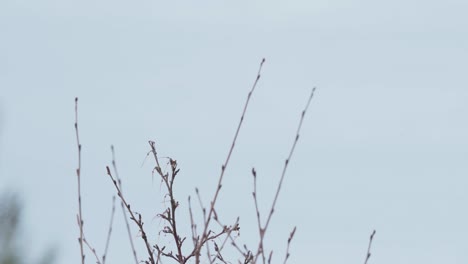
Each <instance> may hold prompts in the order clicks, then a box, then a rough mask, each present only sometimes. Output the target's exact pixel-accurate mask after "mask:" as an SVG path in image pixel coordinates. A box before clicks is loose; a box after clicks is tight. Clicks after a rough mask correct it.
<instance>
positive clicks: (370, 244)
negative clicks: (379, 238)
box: [364, 230, 375, 264]
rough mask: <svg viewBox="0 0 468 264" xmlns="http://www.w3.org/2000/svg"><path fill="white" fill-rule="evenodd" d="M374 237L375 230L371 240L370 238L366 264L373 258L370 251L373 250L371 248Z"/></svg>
mask: <svg viewBox="0 0 468 264" xmlns="http://www.w3.org/2000/svg"><path fill="white" fill-rule="evenodd" d="M374 235H375V230H374V231H373V232H372V234H371V235H370V238H369V245H368V246H367V254H366V260H365V261H364V264H367V261H368V260H369V259H370V257H371V253H370V250H371V246H372V240H373V239H374Z"/></svg>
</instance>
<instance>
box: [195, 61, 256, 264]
mask: <svg viewBox="0 0 468 264" xmlns="http://www.w3.org/2000/svg"><path fill="white" fill-rule="evenodd" d="M263 63H265V59H262V62H261V63H260V66H259V68H258V72H257V77H256V78H255V82H254V84H253V85H252V89H251V90H250V92H249V94H248V96H247V100H246V102H245V105H244V110H243V111H242V115H241V119H240V121H239V124H238V126H237V130H236V133H235V135H234V139H233V140H232V144H231V148H230V149H229V152H228V155H227V157H226V160H225V162H224V164H223V165H222V166H221V174H220V176H219V179H218V184H217V187H216V191H215V194H214V197H213V199H211V206H210V210H209V212H208V217H207V219H206V223H205V227H204V229H203V233H202V236H201V238H200V242H199V243H198V248H197V249H196V251H197V252H198V253H199V252H200V250H201V247H203V245H204V243H205V242H206V239H207V236H208V230H209V225H210V221H211V216H212V215H213V211H214V208H215V205H216V201H217V199H218V195H219V191H220V190H221V186H222V182H223V178H224V173H225V171H226V168H227V166H228V164H229V160H230V159H231V155H232V152H233V150H234V147H235V145H236V141H237V137H238V135H239V132H240V129H241V127H242V123H243V121H244V117H245V113H246V111H247V108H248V106H249V101H250V98H251V97H252V93H253V92H254V91H255V88H256V87H257V83H258V80H259V79H260V73H261V71H262V66H263ZM198 253H197V254H196V263H199V262H200V260H199V254H198Z"/></svg>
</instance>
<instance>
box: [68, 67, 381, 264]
mask: <svg viewBox="0 0 468 264" xmlns="http://www.w3.org/2000/svg"><path fill="white" fill-rule="evenodd" d="M264 62H265V59H263V60H262V61H261V63H260V66H259V69H258V72H257V76H256V78H255V81H254V83H253V85H252V88H251V90H250V92H249V93H248V96H247V100H246V102H245V105H244V108H243V111H242V115H241V118H240V121H239V124H238V126H237V129H236V132H235V134H234V138H233V140H232V144H231V147H230V149H229V151H228V154H227V157H226V159H225V162H224V163H223V165H222V166H221V172H220V175H219V178H218V183H217V185H216V189H215V191H214V195H213V198H212V199H211V200H210V204H209V206H208V207H205V206H204V205H203V202H202V199H201V197H200V193H199V191H198V189H195V193H196V196H197V200H198V203H199V206H200V209H201V212H202V215H203V223H202V224H201V225H198V224H197V222H196V221H195V219H194V216H193V208H192V200H191V197H190V196H189V197H188V210H189V215H190V230H191V241H192V244H193V245H192V246H191V249H190V250H188V251H187V250H186V249H187V247H186V246H185V247H184V243H185V242H186V238H187V237H186V236H184V235H183V234H181V233H180V231H179V229H180V226H179V222H178V218H177V215H178V214H177V209H178V208H179V206H180V203H179V201H178V199H177V198H176V197H175V195H174V191H173V190H174V185H175V182H176V178H178V173H179V168H178V163H177V160H175V159H172V158H169V165H170V168H169V170H168V171H164V170H163V168H162V167H161V165H160V160H159V157H158V152H157V147H156V143H155V142H154V141H149V142H148V143H149V147H150V151H149V154H152V156H153V158H154V162H155V167H154V172H156V173H157V175H158V176H159V177H160V179H161V182H162V184H163V186H164V188H165V192H166V197H168V198H169V206H168V207H167V208H166V209H165V210H164V211H163V212H161V213H159V214H158V216H159V217H160V218H161V219H162V220H163V222H164V223H165V224H164V226H163V228H162V230H161V231H160V232H162V233H164V234H168V235H169V236H170V237H171V239H172V240H173V241H174V246H173V248H169V247H168V246H164V245H159V244H154V245H152V244H151V243H150V239H149V238H148V233H147V232H146V231H145V228H144V222H143V220H142V215H141V214H139V213H137V212H136V211H135V210H134V209H133V208H131V206H130V203H128V201H127V200H126V198H125V196H124V194H123V191H122V184H121V180H120V178H119V176H118V173H117V167H116V163H115V153H114V148H113V147H112V167H113V171H114V172H112V171H111V169H110V168H109V166H107V167H106V172H107V175H108V177H109V179H110V180H111V182H112V183H113V185H114V187H115V190H116V193H117V196H118V197H119V199H120V201H121V207H122V211H123V215H124V218H125V221H126V227H127V232H128V235H129V240H130V245H131V247H132V252H133V256H134V260H135V263H139V262H140V261H139V259H138V257H137V254H136V251H135V247H134V244H133V241H132V235H131V229H130V226H129V223H128V220H127V219H128V218H129V219H130V220H131V221H132V222H133V223H134V224H135V226H136V227H137V228H138V232H139V234H140V235H141V239H142V240H143V242H144V246H145V249H146V253H147V256H146V260H143V261H141V262H144V263H148V264H149V263H151V264H155V263H160V262H162V260H163V259H164V258H165V259H169V260H172V261H174V262H176V263H180V264H184V263H189V261H191V262H194V263H196V264H199V263H201V260H202V251H203V250H206V252H207V258H206V261H204V263H205V262H209V263H215V262H216V261H220V262H221V263H232V262H231V261H228V260H226V259H225V258H224V257H223V249H225V248H226V246H231V247H232V248H233V249H235V250H237V251H238V252H239V253H240V254H241V258H240V259H238V263H244V264H247V263H260V262H261V263H264V264H265V263H271V261H272V256H273V251H270V253H269V254H267V253H266V252H267V251H266V249H265V248H264V241H265V234H266V232H267V230H268V227H269V224H270V221H271V219H272V216H273V213H274V211H275V206H276V202H277V200H278V197H279V194H280V190H281V187H282V184H283V180H284V178H285V175H286V172H287V169H288V165H289V163H290V161H291V158H292V156H293V153H294V150H295V147H296V145H297V142H298V140H299V134H300V131H301V127H302V123H303V121H304V117H305V114H306V112H307V109H308V107H309V105H310V102H311V100H312V98H313V95H314V92H315V88H314V89H312V91H311V94H310V96H309V98H308V100H307V104H306V106H305V108H304V110H303V111H302V113H301V116H300V119H299V124H298V127H297V131H296V134H295V136H294V140H293V143H292V146H291V149H290V151H289V155H288V157H287V159H286V160H285V163H284V167H283V170H282V173H281V177H280V180H279V182H278V184H277V189H276V193H275V196H274V199H273V201H272V204H271V208H270V211H269V212H268V214H267V217H266V220H265V221H264V222H263V223H262V218H261V213H260V211H259V207H258V201H257V180H256V179H257V172H256V170H255V168H252V175H253V193H252V195H253V200H254V205H255V209H256V217H257V225H258V232H259V242H258V246H257V248H256V249H255V250H252V249H249V248H248V247H247V246H245V245H244V246H243V247H241V246H239V245H238V244H237V242H236V239H235V238H234V237H233V233H234V232H238V231H239V229H240V227H239V225H240V223H239V218H237V219H236V220H235V221H233V222H232V224H230V225H225V224H223V223H222V222H221V220H220V219H219V217H218V214H217V210H216V202H217V200H218V196H219V194H220V191H221V189H222V186H223V179H224V175H225V172H226V170H227V168H228V165H229V161H230V159H231V155H232V153H233V150H234V148H235V145H236V141H237V138H238V135H239V132H240V130H241V127H242V124H243V121H244V118H245V115H246V112H247V109H248V106H249V102H250V100H251V98H252V94H253V93H254V91H255V88H256V87H257V84H258V81H259V80H260V76H261V70H262V66H263V64H264ZM75 130H76V141H77V146H78V168H77V170H76V174H77V179H78V214H77V220H78V226H79V230H80V237H79V239H78V242H79V245H80V253H81V259H82V264H84V262H85V255H84V249H83V247H84V246H83V245H84V244H85V245H86V246H87V247H88V248H89V249H90V250H91V252H92V253H93V254H94V256H95V257H96V262H97V263H102V264H104V263H105V260H106V255H107V250H108V245H109V240H110V235H111V232H112V223H113V216H114V212H115V206H114V205H113V207H112V216H111V221H110V227H109V231H108V236H107V240H106V241H107V242H106V247H105V252H104V254H103V255H102V258H101V259H100V258H99V257H98V254H97V253H96V251H95V249H94V248H93V247H91V245H90V244H89V243H88V241H86V239H85V236H84V228H83V223H84V222H83V214H82V210H81V184H80V182H81V180H80V179H81V144H80V140H79V133H78V98H76V100H75ZM127 213H128V214H129V217H127ZM212 220H214V221H215V222H216V223H217V226H218V227H214V226H213V224H212ZM198 227H201V229H200V230H199V229H198ZM199 231H201V232H199ZM295 232H296V227H294V229H293V230H292V231H291V233H290V235H289V238H288V239H287V247H286V255H285V257H284V261H283V263H286V262H287V260H288V258H289V256H290V252H289V249H290V244H291V241H292V239H293V237H294V234H295ZM374 233H375V232H374ZM374 233H373V234H372V236H371V240H370V243H369V249H368V255H367V258H366V263H367V260H368V259H369V257H370V244H371V242H372V238H373V235H374ZM215 240H216V241H215ZM219 241H222V243H219ZM217 242H218V243H217ZM184 249H185V251H184ZM259 259H261V261H260V260H259Z"/></svg>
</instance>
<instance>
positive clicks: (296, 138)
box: [253, 87, 315, 263]
mask: <svg viewBox="0 0 468 264" xmlns="http://www.w3.org/2000/svg"><path fill="white" fill-rule="evenodd" d="M314 92H315V87H314V88H313V89H312V91H311V93H310V96H309V99H308V100H307V104H306V106H305V107H304V110H302V113H301V118H300V120H299V125H298V127H297V130H296V136H295V138H294V141H293V144H292V146H291V150H290V151H289V155H288V158H287V159H286V160H285V163H284V167H283V172H282V173H281V178H280V181H279V183H278V187H277V189H276V194H275V198H274V199H273V203H272V205H271V209H270V213H269V214H268V218H267V220H266V223H265V226H264V227H263V228H260V230H259V233H260V242H259V245H258V250H257V254H256V256H255V260H254V263H256V262H257V258H258V256H259V255H260V254H262V256H264V253H263V251H264V249H263V239H264V237H265V233H266V231H267V229H268V226H269V224H270V221H271V218H272V216H273V212H274V211H275V206H276V202H277V201H278V196H279V194H280V191H281V187H282V185H283V180H284V177H285V175H286V171H287V169H288V165H289V162H290V161H291V158H292V155H293V153H294V150H295V148H296V145H297V142H298V140H299V133H300V131H301V128H302V123H303V121H304V116H305V114H306V112H307V109H308V108H309V105H310V102H311V101H312V98H313V97H314ZM253 172H254V170H253ZM263 260H264V263H265V259H264V258H263Z"/></svg>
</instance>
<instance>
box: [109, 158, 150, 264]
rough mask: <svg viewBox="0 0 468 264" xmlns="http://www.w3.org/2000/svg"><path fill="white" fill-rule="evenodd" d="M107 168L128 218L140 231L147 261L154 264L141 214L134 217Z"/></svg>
mask: <svg viewBox="0 0 468 264" xmlns="http://www.w3.org/2000/svg"><path fill="white" fill-rule="evenodd" d="M106 169H107V175H109V177H110V178H111V180H112V183H114V186H115V188H116V189H117V195H118V196H119V197H120V200H121V201H122V202H123V203H124V205H125V207H126V208H127V211H128V213H129V214H130V220H132V221H133V222H135V224H136V225H137V226H138V228H139V229H140V232H141V238H142V239H143V241H144V242H145V246H146V250H147V251H148V256H149V261H150V263H151V264H155V262H154V257H153V250H151V246H150V244H149V242H148V237H147V235H146V232H145V230H144V229H143V224H144V223H143V221H142V220H141V214H138V213H136V214H137V215H138V219H137V218H136V216H135V214H134V213H133V212H132V210H131V209H130V205H129V204H128V203H127V201H126V200H125V198H124V196H123V194H122V191H121V190H120V187H119V185H118V183H117V181H116V180H115V179H114V177H113V176H112V173H111V171H110V169H109V166H107V167H106Z"/></svg>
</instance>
